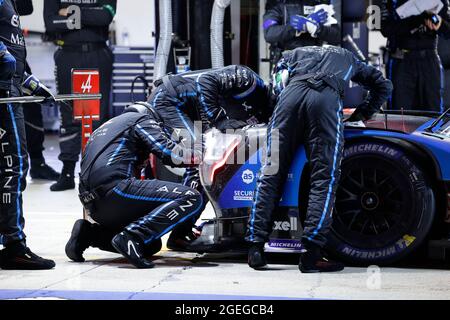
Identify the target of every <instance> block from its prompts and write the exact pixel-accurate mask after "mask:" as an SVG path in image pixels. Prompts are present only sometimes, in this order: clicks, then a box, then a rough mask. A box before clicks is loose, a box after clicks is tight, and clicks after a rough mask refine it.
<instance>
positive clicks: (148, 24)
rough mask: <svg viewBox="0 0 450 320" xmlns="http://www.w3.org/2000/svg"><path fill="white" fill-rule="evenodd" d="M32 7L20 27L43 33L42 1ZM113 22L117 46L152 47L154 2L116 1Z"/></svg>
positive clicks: (36, 2) (35, 0)
mask: <svg viewBox="0 0 450 320" xmlns="http://www.w3.org/2000/svg"><path fill="white" fill-rule="evenodd" d="M33 5H34V13H33V14H32V15H31V16H28V17H22V26H23V27H24V28H26V29H29V30H31V31H38V32H44V31H45V25H44V19H43V15H42V12H43V10H44V0H34V1H33ZM114 21H115V28H116V34H117V42H118V44H119V45H124V44H128V45H130V46H153V45H154V43H155V39H154V37H153V36H152V33H153V32H154V31H155V2H154V0H117V15H116V18H115V19H114ZM127 35H128V36H127ZM127 38H128V39H127Z"/></svg>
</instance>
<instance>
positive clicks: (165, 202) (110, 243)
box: [66, 103, 203, 268]
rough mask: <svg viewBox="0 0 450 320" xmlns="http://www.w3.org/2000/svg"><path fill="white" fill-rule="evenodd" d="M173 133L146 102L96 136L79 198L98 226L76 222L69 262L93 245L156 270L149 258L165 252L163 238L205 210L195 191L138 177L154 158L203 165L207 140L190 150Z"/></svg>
mask: <svg viewBox="0 0 450 320" xmlns="http://www.w3.org/2000/svg"><path fill="white" fill-rule="evenodd" d="M168 132H169V130H168V128H166V127H165V126H164V124H163V122H162V121H161V118H160V117H159V114H158V113H157V112H156V111H155V110H154V109H153V108H152V107H151V106H150V105H148V104H146V103H142V104H135V105H132V106H130V107H128V108H127V109H126V111H125V112H124V113H123V114H122V115H120V116H118V117H116V118H113V119H112V120H110V121H108V122H107V123H105V124H104V125H103V126H101V127H100V128H99V129H97V130H96V131H95V132H94V134H93V135H92V137H91V139H90V141H89V143H88V145H87V146H86V151H85V154H84V156H83V160H82V163H81V173H80V199H81V201H82V203H83V205H84V206H85V207H86V208H87V209H88V210H89V211H90V213H91V217H92V219H93V220H94V221H95V222H97V223H96V224H91V223H90V222H88V221H86V220H78V221H77V222H76V223H75V225H74V227H73V230H72V236H71V238H70V240H69V242H68V243H67V245H66V254H67V256H68V257H69V258H70V259H72V260H74V261H77V262H83V261H84V258H83V252H84V250H86V249H87V248H88V247H90V246H93V247H98V248H100V249H102V250H107V251H116V252H119V253H121V254H122V255H123V256H124V257H125V258H127V259H128V261H129V262H131V263H132V264H133V265H134V266H136V267H137V268H151V267H153V266H154V264H153V263H152V262H151V261H150V260H149V259H148V256H149V255H151V254H154V253H156V252H157V251H159V250H160V248H161V240H160V238H161V237H162V236H163V235H164V234H166V233H168V232H170V231H171V230H172V229H173V228H175V227H176V226H177V225H179V224H181V223H183V222H185V221H187V220H188V219H190V218H193V217H195V216H196V215H197V214H198V212H199V211H200V210H201V209H202V207H203V206H202V204H203V198H202V196H201V195H200V193H199V192H198V191H196V190H195V189H192V188H189V187H185V186H183V185H181V184H176V183H171V182H165V181H159V180H156V179H152V180H139V179H136V178H135V177H136V175H139V174H138V173H139V172H140V168H141V164H142V163H144V162H145V160H146V159H148V156H149V154H150V153H153V154H155V155H156V156H157V157H159V158H160V159H162V160H163V162H164V163H165V164H168V165H171V166H178V167H189V166H194V165H196V164H198V163H199V161H200V159H201V156H202V153H201V150H202V147H201V140H202V139H198V140H199V143H196V144H195V146H194V148H187V147H186V146H184V145H181V144H176V143H175V142H174V141H173V140H171V138H170V136H169V133H168Z"/></svg>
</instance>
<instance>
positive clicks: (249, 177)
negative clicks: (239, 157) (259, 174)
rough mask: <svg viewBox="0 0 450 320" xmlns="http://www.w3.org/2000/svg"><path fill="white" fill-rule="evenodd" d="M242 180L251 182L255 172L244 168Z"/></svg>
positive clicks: (247, 182)
mask: <svg viewBox="0 0 450 320" xmlns="http://www.w3.org/2000/svg"><path fill="white" fill-rule="evenodd" d="M242 181H243V182H244V183H245V184H252V183H253V181H255V174H254V173H253V171H251V170H245V171H244V172H242Z"/></svg>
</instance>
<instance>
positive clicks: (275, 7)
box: [263, 0, 341, 65]
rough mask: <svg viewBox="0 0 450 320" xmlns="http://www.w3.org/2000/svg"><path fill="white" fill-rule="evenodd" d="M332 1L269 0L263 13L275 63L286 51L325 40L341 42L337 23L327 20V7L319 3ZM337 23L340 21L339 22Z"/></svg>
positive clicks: (326, 3)
mask: <svg viewBox="0 0 450 320" xmlns="http://www.w3.org/2000/svg"><path fill="white" fill-rule="evenodd" d="M330 3H331V2H330V0H277V1H268V2H267V4H266V12H265V14H264V18H263V21H264V24H263V29H264V37H265V39H266V41H267V42H268V43H269V44H270V45H271V62H272V63H273V65H275V64H276V63H277V61H278V60H279V59H280V58H281V53H282V52H283V51H284V50H293V49H295V48H299V47H305V46H321V45H323V44H324V42H327V43H329V44H333V45H338V44H339V43H340V41H341V37H340V26H339V24H338V23H334V24H330V23H327V22H328V20H329V18H330V17H329V14H328V12H327V11H326V10H324V9H323V8H322V9H319V10H316V6H318V5H330ZM336 22H337V21H336Z"/></svg>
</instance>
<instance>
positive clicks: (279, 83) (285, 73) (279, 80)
mask: <svg viewBox="0 0 450 320" xmlns="http://www.w3.org/2000/svg"><path fill="white" fill-rule="evenodd" d="M288 82H289V66H288V65H287V63H286V62H285V61H284V59H281V60H280V62H278V63H277V65H276V66H275V68H274V71H273V74H272V93H273V94H274V95H275V96H278V95H280V93H281V92H282V91H283V90H284V88H286V86H287V84H288Z"/></svg>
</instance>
